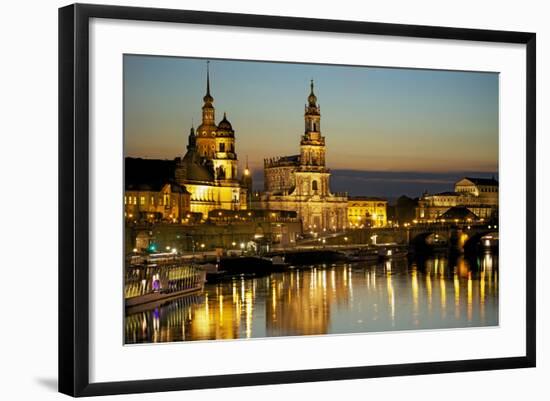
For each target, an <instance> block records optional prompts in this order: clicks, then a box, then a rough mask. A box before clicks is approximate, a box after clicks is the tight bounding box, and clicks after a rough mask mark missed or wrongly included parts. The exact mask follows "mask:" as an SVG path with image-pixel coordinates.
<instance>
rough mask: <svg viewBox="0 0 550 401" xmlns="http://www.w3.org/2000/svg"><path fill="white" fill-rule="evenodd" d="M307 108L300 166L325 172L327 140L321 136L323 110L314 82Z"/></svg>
mask: <svg viewBox="0 0 550 401" xmlns="http://www.w3.org/2000/svg"><path fill="white" fill-rule="evenodd" d="M310 86H311V92H310V94H309V96H308V98H307V101H308V103H307V104H306V106H305V113H304V122H305V129H304V135H303V136H302V140H301V141H300V165H301V166H302V169H307V170H309V171H324V170H325V138H324V137H323V136H322V135H321V108H320V106H319V105H318V104H317V96H315V93H314V90H313V89H314V87H313V80H311V84H310Z"/></svg>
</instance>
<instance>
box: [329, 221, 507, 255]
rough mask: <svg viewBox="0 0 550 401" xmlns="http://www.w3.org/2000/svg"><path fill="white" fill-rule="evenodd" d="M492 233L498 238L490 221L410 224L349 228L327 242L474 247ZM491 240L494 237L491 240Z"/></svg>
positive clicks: (425, 246) (463, 249) (465, 249)
mask: <svg viewBox="0 0 550 401" xmlns="http://www.w3.org/2000/svg"><path fill="white" fill-rule="evenodd" d="M488 235H491V236H492V237H493V238H495V239H496V238H498V229H497V226H495V225H493V224H440V223H439V224H437V223H436V224H413V225H410V226H408V227H399V228H393V227H392V228H389V227H388V228H364V229H356V230H350V231H348V232H347V233H345V234H340V235H339V236H337V237H333V238H327V241H326V242H327V243H328V244H344V243H349V244H353V243H357V244H372V243H377V244H382V243H397V244H403V245H410V246H413V247H415V248H419V249H422V248H429V247H450V248H454V249H457V250H460V251H473V250H475V249H476V247H477V246H478V245H479V243H480V241H481V239H482V238H483V237H485V236H488ZM492 243H494V241H492Z"/></svg>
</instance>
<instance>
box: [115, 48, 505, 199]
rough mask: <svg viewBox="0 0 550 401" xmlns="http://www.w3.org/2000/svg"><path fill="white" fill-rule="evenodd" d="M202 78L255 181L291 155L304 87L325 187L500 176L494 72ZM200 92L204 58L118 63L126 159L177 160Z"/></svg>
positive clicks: (296, 72) (251, 65)
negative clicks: (311, 103)
mask: <svg viewBox="0 0 550 401" xmlns="http://www.w3.org/2000/svg"><path fill="white" fill-rule="evenodd" d="M210 74H211V93H212V95H213V97H214V106H215V107H216V120H217V121H219V120H221V118H222V117H223V113H224V111H225V112H227V117H228V119H229V120H230V121H231V123H232V124H233V128H234V129H235V132H236V139H237V142H236V150H237V154H238V156H239V159H240V160H241V161H244V160H245V158H246V156H248V159H249V163H250V167H251V168H252V169H253V170H255V173H256V174H255V176H257V175H258V174H259V175H260V176H261V171H259V170H261V167H262V160H263V159H264V158H266V157H273V156H278V155H288V154H297V153H299V139H300V135H301V134H302V133H303V112H304V104H305V102H306V98H307V96H308V94H309V82H310V80H311V79H314V81H315V92H316V95H317V97H318V101H319V104H320V105H321V129H322V133H323V135H324V136H325V137H326V141H327V163H328V166H329V167H330V168H331V169H332V170H333V171H335V177H334V180H333V185H336V186H337V187H339V186H340V185H339V182H336V180H339V179H340V178H338V177H340V176H342V174H336V171H337V170H342V171H354V172H361V171H365V172H370V174H371V175H372V173H373V172H385V173H392V174H393V175H395V174H397V175H398V176H399V174H401V173H403V177H404V180H405V181H408V182H410V181H411V180H410V176H411V174H419V177H422V176H423V175H426V174H427V175H430V174H434V173H437V174H450V176H454V175H456V176H458V175H462V174H464V173H468V172H469V173H475V174H476V175H482V176H491V175H493V174H495V173H497V170H498V74H496V73H477V72H452V71H437V70H435V71H434V70H415V69H395V68H378V67H377V68H373V67H357V66H352V67H350V66H334V65H313V64H291V63H270V62H251V61H233V60H211V62H210ZM205 85H206V61H205V60H204V59H189V58H174V57H157V56H139V55H127V56H124V113H125V114H124V122H125V149H126V155H127V156H135V157H147V158H162V159H173V158H174V157H176V156H181V155H183V154H184V153H185V146H186V142H187V135H188V132H189V128H190V127H191V124H192V123H194V125H195V127H196V126H197V125H199V124H200V119H201V106H202V97H203V96H204V93H205ZM356 174H357V173H354V175H356ZM348 176H349V174H348ZM457 178H458V177H457ZM366 182H368V181H366ZM340 183H341V182H340ZM371 183H372V182H371ZM427 183H430V181H429V179H428V181H427ZM419 185H420V183H419ZM403 188H405V187H403ZM418 188H419V187H418ZM418 188H413V189H410V191H412V192H414V191H416V190H417V189H418ZM430 188H431V187H430V186H429V187H428V189H430ZM371 189H372V188H371ZM338 190H341V188H338ZM396 191H399V189H396ZM407 191H409V189H407ZM363 192H369V188H368V187H367V186H364V188H362V189H361V193H363ZM372 192H374V191H372ZM379 192H386V193H387V194H389V192H388V191H384V188H379V189H377V193H376V194H378V195H384V194H380V193H379ZM390 192H393V190H392V191H390ZM366 194H368V195H375V193H366Z"/></svg>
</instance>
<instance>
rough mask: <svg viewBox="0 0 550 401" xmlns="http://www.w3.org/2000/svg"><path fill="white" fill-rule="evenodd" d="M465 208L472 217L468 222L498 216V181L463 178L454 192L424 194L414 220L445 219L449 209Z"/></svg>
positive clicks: (456, 185)
mask: <svg viewBox="0 0 550 401" xmlns="http://www.w3.org/2000/svg"><path fill="white" fill-rule="evenodd" d="M456 207H465V208H467V209H468V211H469V212H471V213H472V214H473V215H474V216H471V215H470V220H473V221H474V220H478V219H491V218H496V217H497V216H498V181H497V180H495V179H494V178H472V177H464V178H462V179H460V180H459V181H458V182H457V183H456V184H455V190H454V192H441V193H438V194H428V193H424V194H423V195H422V197H421V198H420V199H419V201H418V207H417V208H416V218H417V220H419V221H436V220H441V219H445V217H444V216H445V213H447V212H448V211H449V209H451V208H456Z"/></svg>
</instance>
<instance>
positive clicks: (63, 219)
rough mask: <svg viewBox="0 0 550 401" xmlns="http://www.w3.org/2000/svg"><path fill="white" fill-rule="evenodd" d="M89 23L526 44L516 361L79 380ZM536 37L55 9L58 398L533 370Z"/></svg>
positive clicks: (84, 303)
mask: <svg viewBox="0 0 550 401" xmlns="http://www.w3.org/2000/svg"><path fill="white" fill-rule="evenodd" d="M91 18H107V19H120V20H140V21H160V22H173V23H192V24H205V25H218V26H239V27H249V28H275V29H288V30H304V31H323V32H337V33H353V34H369V35H386V36H402V37H415V38H437V39H451V40H468V41H484V42H500V43H516V44H525V45H526V60H525V62H526V79H527V82H526V88H527V90H526V93H525V96H526V105H527V107H526V113H527V114H526V121H527V124H526V138H525V140H526V151H527V158H526V160H527V166H526V169H527V177H526V185H527V193H526V201H527V203H526V208H527V210H526V216H527V220H526V230H527V231H526V233H527V237H526V251H527V252H526V253H527V257H526V261H525V262H526V266H527V269H526V271H527V273H526V274H527V276H526V308H527V310H526V317H527V320H526V327H525V332H526V354H525V355H524V356H521V357H507V358H494V359H474V360H456V361H445V362H427V363H407V364H398V365H382V366H363V367H346V368H330V369H313V370H297V371H284V372H267V373H247V374H229V375H217V376H200V377H183V378H166V379H154V380H135V381H122V382H103V383H90V380H89V335H88V332H89V331H88V329H89V312H88V311H89V303H90V301H89V290H88V284H89V265H88V260H89V258H88V257H89V232H88V229H89V221H88V218H89V193H90V189H89V178H88V177H89V175H88V173H89V168H90V167H89V142H88V140H89V132H88V124H89V116H88V110H89V109H88V107H89V104H88V95H89V79H88V61H89V22H90V19H91ZM535 66H536V35H535V33H527V32H508V31H494V30H479V29H463V28H447V27H435V26H417V25H401V24H387V23H372V22H358V21H337V20H324V19H309V18H295V17H279V16H265V15H246V14H232V13H220V12H202V11H185V10H171V9H154V8H137V7H120V6H105V5H87V4H74V5H69V6H67V7H63V8H60V9H59V391H60V392H62V393H65V394H68V395H71V396H95V395H106V394H123V393H142V392H157V391H173V390H188V389H203V388H218V387H236V386H251V385H264V384H280V383H295V382H315V381H324V380H344V379H360V378H372V377H383V376H400V375H421V374H433V373H450V372H464V371H480V370H493V369H512V368H527V367H534V366H535V363H536V357H535V355H536V337H535V331H536V330H535V327H536V317H535V313H536V311H535V308H536V305H535V302H536V301H535V299H536V294H535V280H536V271H535V270H536V269H535V266H536V263H535V262H536V261H535V246H536V245H535V244H536V241H535V240H536V237H535V236H536V232H535V228H536V226H535V221H536V216H535V213H536V208H535V206H536V205H535V193H536V188H535V185H536V183H535V173H536V171H535V164H536V162H535V145H536V138H535V135H536V126H535V120H536V114H535V113H536V104H535V102H536V67H535Z"/></svg>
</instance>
